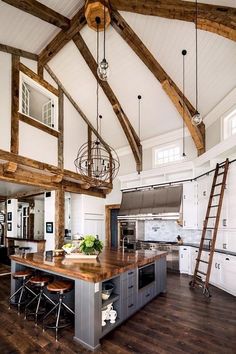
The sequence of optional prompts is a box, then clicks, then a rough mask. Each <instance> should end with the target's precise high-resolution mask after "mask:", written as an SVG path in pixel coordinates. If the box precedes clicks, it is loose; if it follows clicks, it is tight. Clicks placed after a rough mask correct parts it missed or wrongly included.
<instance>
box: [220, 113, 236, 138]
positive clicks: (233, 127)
mask: <svg viewBox="0 0 236 354" xmlns="http://www.w3.org/2000/svg"><path fill="white" fill-rule="evenodd" d="M235 133H236V107H234V108H232V109H231V110H230V111H229V112H228V113H227V114H226V115H225V116H224V117H223V138H224V139H227V138H228V137H230V136H231V135H233V134H235Z"/></svg>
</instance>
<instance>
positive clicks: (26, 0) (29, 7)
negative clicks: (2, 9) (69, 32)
mask: <svg viewBox="0 0 236 354" xmlns="http://www.w3.org/2000/svg"><path fill="white" fill-rule="evenodd" d="M3 2H6V3H7V4H9V5H11V6H14V7H17V8H18V9H20V10H22V11H24V12H27V13H29V14H30V15H33V16H35V17H38V18H40V19H41V20H43V21H46V22H48V23H51V24H52V25H54V26H57V27H60V28H61V29H63V30H66V29H68V28H69V26H70V20H69V19H68V18H67V17H65V16H63V15H61V14H60V13H58V12H56V11H54V10H53V9H51V8H50V7H47V6H45V5H43V4H42V3H40V2H39V1H36V0H21V1H15V0H3Z"/></svg>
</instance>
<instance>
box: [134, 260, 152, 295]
mask: <svg viewBox="0 0 236 354" xmlns="http://www.w3.org/2000/svg"><path fill="white" fill-rule="evenodd" d="M154 280H155V264H154V263H152V264H148V265H145V266H143V267H140V268H139V269H138V288H139V289H141V288H144V287H145V286H146V285H148V284H150V283H152V282H153V281H154Z"/></svg>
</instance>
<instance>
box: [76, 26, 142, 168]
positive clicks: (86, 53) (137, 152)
mask: <svg viewBox="0 0 236 354" xmlns="http://www.w3.org/2000/svg"><path fill="white" fill-rule="evenodd" d="M73 41H74V43H75V45H76V46H77V48H78V50H79V51H80V53H81V55H82V57H83V58H84V60H85V61H86V63H87V65H88V67H89V68H90V70H91V72H92V73H93V75H94V77H95V79H96V80H98V82H99V85H100V86H101V88H102V89H103V92H104V93H105V95H106V96H107V98H108V100H109V101H110V103H111V105H112V107H113V110H114V112H115V114H116V116H117V117H118V120H119V122H120V124H121V126H122V129H123V131H124V133H125V136H126V138H127V140H128V142H129V145H130V147H131V150H132V152H133V155H134V158H135V161H136V166H137V171H138V172H140V171H141V169H142V166H141V165H142V147H141V143H140V139H139V138H138V136H137V134H136V133H135V134H134V129H131V127H130V125H131V124H130V122H129V119H128V117H127V116H126V114H125V113H124V111H123V109H122V108H121V105H120V103H119V101H118V99H117V97H116V95H115V94H114V92H113V91H112V89H111V87H110V86H109V84H108V82H106V81H101V80H99V78H98V76H97V63H96V60H95V59H94V57H93V55H92V53H91V52H90V50H89V48H88V46H87V45H86V43H85V41H84V40H83V38H82V36H81V34H80V33H77V34H76V35H75V36H74V37H73Z"/></svg>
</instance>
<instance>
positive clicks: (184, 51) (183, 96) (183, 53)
mask: <svg viewBox="0 0 236 354" xmlns="http://www.w3.org/2000/svg"><path fill="white" fill-rule="evenodd" d="M186 54H187V51H186V50H185V49H184V50H182V55H183V95H182V101H183V105H182V106H183V126H182V132H183V153H182V156H183V157H185V156H186V154H185V120H184V119H185V55H186Z"/></svg>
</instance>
